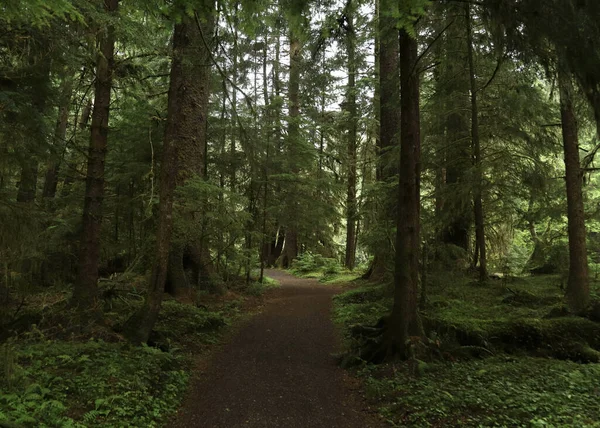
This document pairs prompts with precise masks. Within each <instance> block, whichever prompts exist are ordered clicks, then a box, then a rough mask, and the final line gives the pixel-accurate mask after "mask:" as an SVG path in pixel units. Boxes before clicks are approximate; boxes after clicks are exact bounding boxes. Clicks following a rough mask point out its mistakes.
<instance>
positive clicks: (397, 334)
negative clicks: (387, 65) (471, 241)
mask: <svg viewBox="0 0 600 428" xmlns="http://www.w3.org/2000/svg"><path fill="white" fill-rule="evenodd" d="M416 62H417V41H416V40H415V39H414V38H412V37H411V36H410V35H409V34H408V33H407V32H406V30H404V29H402V30H400V75H401V94H402V95H401V101H400V105H401V115H402V124H401V136H400V177H399V190H398V206H399V210H398V215H397V234H396V256H395V270H394V305H393V308H392V313H391V316H390V325H389V329H388V338H389V340H390V346H391V348H390V349H389V350H388V352H391V353H393V354H399V355H400V356H403V357H408V356H409V351H410V350H409V348H408V346H407V341H408V339H409V338H410V337H411V336H422V335H423V327H422V324H421V320H420V317H419V312H418V281H419V213H420V173H421V165H420V162H421V160H420V153H421V137H420V118H419V74H418V70H416ZM382 72H383V71H382Z"/></svg>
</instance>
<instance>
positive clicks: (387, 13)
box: [370, 0, 400, 280]
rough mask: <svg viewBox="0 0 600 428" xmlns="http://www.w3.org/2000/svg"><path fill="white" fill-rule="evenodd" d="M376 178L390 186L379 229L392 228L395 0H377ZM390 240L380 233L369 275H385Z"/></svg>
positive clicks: (396, 119)
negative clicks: (377, 102) (377, 106)
mask: <svg viewBox="0 0 600 428" xmlns="http://www.w3.org/2000/svg"><path fill="white" fill-rule="evenodd" d="M379 8H380V11H379V91H380V92H379V94H380V101H379V117H380V119H379V123H380V130H379V159H378V171H379V181H380V182H381V183H383V184H384V185H387V186H386V187H390V188H391V189H393V190H389V191H387V192H386V194H385V196H384V197H383V202H382V203H381V206H380V207H379V208H378V209H379V221H380V223H381V224H380V225H379V227H380V229H381V230H386V231H387V230H388V229H391V228H392V224H393V221H394V220H393V219H394V218H395V212H396V209H397V208H398V207H397V204H396V191H395V189H396V186H395V183H394V179H395V178H396V176H397V173H398V170H397V168H398V166H397V162H394V160H393V158H392V153H393V148H394V147H397V146H398V142H399V137H400V109H399V108H398V100H399V99H400V85H399V81H398V76H399V69H398V52H399V51H398V49H399V47H398V30H397V21H398V19H397V16H398V13H399V12H398V2H397V1H394V0H380V3H379ZM392 252H393V250H392V245H391V240H390V239H389V238H388V237H387V236H382V237H381V242H380V245H377V247H376V251H375V253H374V259H373V266H372V270H371V275H370V279H373V280H381V279H382V278H384V277H386V276H387V269H388V264H389V262H390V255H391V254H392Z"/></svg>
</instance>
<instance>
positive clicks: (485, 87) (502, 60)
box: [475, 54, 506, 94]
mask: <svg viewBox="0 0 600 428" xmlns="http://www.w3.org/2000/svg"><path fill="white" fill-rule="evenodd" d="M505 58H506V55H505V54H503V55H502V56H500V58H498V63H497V64H496V68H495V69H494V72H493V73H492V76H491V77H490V79H489V80H488V81H487V83H486V84H485V85H483V86H482V87H481V88H479V89H477V90H476V91H475V93H476V94H477V93H479V92H481V91H484V90H485V89H487V87H488V86H490V85H491V84H492V82H493V81H494V79H495V78H496V75H497V74H498V72H499V71H500V66H501V65H502V63H503V62H504V59H505Z"/></svg>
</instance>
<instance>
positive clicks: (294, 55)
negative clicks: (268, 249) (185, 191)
mask: <svg viewBox="0 0 600 428" xmlns="http://www.w3.org/2000/svg"><path fill="white" fill-rule="evenodd" d="M297 31H298V30H297V29H291V30H290V80H289V84H288V85H289V86H288V97H289V116H290V120H289V123H288V159H289V162H290V171H291V173H292V174H294V175H297V174H299V172H300V168H299V165H298V155H299V150H298V149H299V147H298V146H299V144H300V125H299V123H298V121H299V120H300V58H301V52H300V39H299V36H298V34H297ZM292 185H293V186H294V187H296V185H295V184H292ZM291 193H292V194H295V192H291ZM287 203H288V219H289V221H288V223H287V228H286V236H285V247H284V249H283V254H282V259H281V266H282V267H284V268H289V267H290V266H291V265H292V263H293V261H294V260H295V259H296V257H298V218H297V201H296V200H295V199H293V200H288V201H287Z"/></svg>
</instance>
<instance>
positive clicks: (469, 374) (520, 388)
mask: <svg viewBox="0 0 600 428" xmlns="http://www.w3.org/2000/svg"><path fill="white" fill-rule="evenodd" d="M560 281H561V278H560V277H559V276H541V277H528V278H513V279H509V278H505V279H497V280H491V281H490V282H488V283H486V284H483V285H481V284H479V283H477V282H475V281H473V280H472V279H470V278H467V277H461V276H458V275H456V276H453V275H443V274H440V275H438V276H436V275H430V278H429V282H428V290H427V291H428V303H427V305H426V306H425V308H424V310H423V311H422V316H423V320H424V322H425V325H426V327H427V328H428V332H429V334H430V335H431V337H433V338H435V340H436V342H437V341H439V343H440V344H441V345H440V356H441V359H437V360H433V361H427V362H425V361H420V360H414V361H409V362H406V363H396V364H390V363H387V364H383V365H380V366H372V365H364V364H363V366H362V369H361V370H360V371H359V373H360V374H361V375H362V376H364V378H365V385H366V390H367V395H368V397H369V398H370V399H371V400H373V401H375V402H377V403H378V404H379V407H380V410H381V413H382V414H383V415H384V416H385V417H386V418H387V419H388V420H389V421H390V422H391V423H392V424H393V425H395V426H402V427H412V426H422V427H430V426H431V427H446V426H465V427H513V426H514V427H575V426H576V427H600V406H598V404H597V399H598V396H599V395H600V390H599V389H598V385H600V365H599V364H597V363H590V364H581V362H582V361H583V362H591V361H598V357H599V356H600V353H599V352H598V350H600V324H599V323H597V322H594V321H591V320H589V319H586V318H581V317H574V316H569V315H568V314H567V313H565V309H564V305H563V299H562V295H563V294H564V292H563V290H562V289H561V287H560V286H561V282H560ZM389 290H390V289H389V286H387V285H373V284H363V285H361V286H359V287H356V288H354V289H351V290H348V291H346V292H344V293H342V294H340V295H338V296H336V297H335V298H334V319H335V321H336V322H337V323H338V324H339V325H340V326H341V327H342V330H343V332H344V337H345V338H346V346H347V348H348V349H357V347H359V346H361V343H362V342H361V340H365V339H361V338H360V337H357V335H356V332H357V331H361V328H357V327H360V326H375V325H376V324H377V322H378V321H380V320H381V319H382V317H385V316H386V315H388V314H389V311H390V309H391V305H392V298H391V293H390V291H389ZM365 343H366V342H365ZM473 350H475V351H477V352H473ZM549 357H552V358H549Z"/></svg>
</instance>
